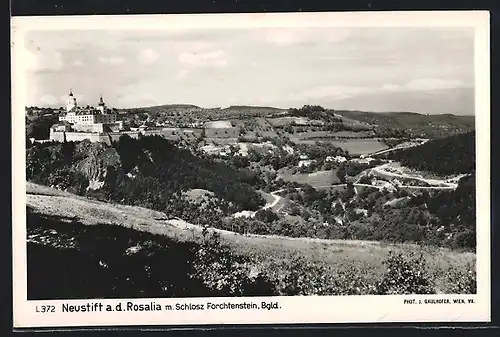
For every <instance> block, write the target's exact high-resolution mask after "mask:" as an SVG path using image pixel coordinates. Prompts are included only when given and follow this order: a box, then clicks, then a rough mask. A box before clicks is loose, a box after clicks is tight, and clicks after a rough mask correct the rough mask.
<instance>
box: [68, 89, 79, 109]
mask: <svg viewBox="0 0 500 337" xmlns="http://www.w3.org/2000/svg"><path fill="white" fill-rule="evenodd" d="M76 107H77V104H76V98H75V96H73V92H72V91H71V89H69V96H68V101H67V103H66V111H67V112H69V111H71V110H73V109H74V108H76Z"/></svg>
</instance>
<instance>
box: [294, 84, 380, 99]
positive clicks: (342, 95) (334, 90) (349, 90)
mask: <svg viewBox="0 0 500 337" xmlns="http://www.w3.org/2000/svg"><path fill="white" fill-rule="evenodd" d="M372 91H373V89H370V88H367V87H357V86H345V85H330V86H320V87H316V88H311V89H308V90H304V91H302V92H299V93H298V94H296V95H294V96H293V97H292V99H293V100H314V99H323V98H328V99H334V100H341V99H346V98H350V97H353V96H356V95H360V94H366V93H370V92H372Z"/></svg>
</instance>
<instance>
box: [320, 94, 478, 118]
mask: <svg viewBox="0 0 500 337" xmlns="http://www.w3.org/2000/svg"><path fill="white" fill-rule="evenodd" d="M474 100H475V98H474V88H453V89H433V90H424V91H422V90H419V91H415V90H414V91H411V90H406V91H403V90H401V91H397V92H391V91H389V92H376V93H368V94H362V95H357V96H354V97H350V98H346V99H344V100H335V101H331V102H322V103H323V104H324V105H325V106H329V107H330V106H331V107H332V108H334V109H338V110H364V111H375V112H384V111H415V112H421V113H430V114H440V113H452V114H454V115H472V114H474V108H475V107H474Z"/></svg>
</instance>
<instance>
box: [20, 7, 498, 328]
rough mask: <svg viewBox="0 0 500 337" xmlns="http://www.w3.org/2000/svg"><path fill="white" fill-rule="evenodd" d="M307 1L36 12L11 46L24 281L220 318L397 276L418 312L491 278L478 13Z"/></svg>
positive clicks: (39, 288)
mask: <svg viewBox="0 0 500 337" xmlns="http://www.w3.org/2000/svg"><path fill="white" fill-rule="evenodd" d="M313 14H314V13H309V14H304V16H305V17H307V18H308V19H307V20H306V19H303V20H296V21H295V22H297V24H296V25H293V24H292V23H293V22H294V20H291V19H290V20H286V19H284V22H285V23H284V24H283V25H280V24H279V23H280V21H279V20H278V19H277V18H274V17H273V14H269V15H264V16H263V15H260V16H259V15H254V16H252V15H244V14H241V15H240V17H238V16H239V15H238V14H231V15H226V16H227V17H228V20H227V22H228V23H226V24H222V23H221V24H219V25H213V26H210V25H209V23H207V24H206V25H205V24H204V21H203V17H204V15H201V16H198V17H195V18H191V19H188V18H186V19H184V18H183V17H182V16H181V17H179V16H173V17H175V20H174V18H172V20H173V22H175V23H176V24H173V23H171V21H169V18H170V17H172V16H169V15H165V16H163V20H164V21H162V22H165V25H166V26H167V27H169V28H157V29H155V28H154V26H153V25H152V24H150V25H144V26H139V25H132V24H125V23H124V22H129V23H132V22H133V16H131V17H130V16H129V17H128V18H125V19H122V20H123V21H121V23H118V21H119V20H118V19H117V20H115V21H113V20H112V19H108V18H106V19H104V18H100V21H97V20H98V19H99V18H84V17H83V18H79V19H78V20H77V19H76V18H75V19H74V21H75V22H78V25H76V24H75V25H72V24H67V23H71V22H72V21H71V20H72V19H71V18H62V19H61V22H60V23H58V21H57V19H58V18H52V20H53V21H54V23H52V24H49V25H47V26H44V25H43V24H42V22H43V21H42V20H43V18H37V19H38V21H37V24H31V25H28V26H29V29H28V28H26V29H25V30H23V33H22V34H19V41H20V42H19V43H20V44H21V45H22V49H19V50H18V54H17V55H18V56H19V55H22V57H21V56H19V57H18V58H17V59H13V62H14V66H16V65H17V66H18V67H19V68H16V69H21V70H19V71H18V72H17V73H16V74H15V76H16V77H22V78H21V79H20V80H19V81H18V82H17V83H21V84H19V85H18V86H17V87H16V86H14V93H18V94H17V95H18V96H16V97H22V101H21V100H18V101H17V102H22V109H24V110H23V111H20V110H16V111H14V114H22V113H23V112H24V115H23V116H22V117H17V118H18V119H19V120H20V119H21V118H22V119H23V121H22V123H24V125H22V124H21V126H20V128H19V129H17V130H16V131H15V132H17V134H18V137H20V138H19V139H24V146H25V149H24V152H23V149H22V145H20V146H21V148H20V149H19V153H18V156H24V158H21V162H23V161H24V165H25V167H15V168H14V169H13V172H14V174H17V175H18V177H22V175H23V174H25V176H24V177H25V179H21V180H24V181H22V182H21V183H20V185H19V186H20V188H21V189H22V188H23V187H25V195H24V196H21V197H20V198H21V199H22V198H24V199H23V200H20V201H19V205H18V206H19V207H20V208H22V209H23V211H24V212H25V213H24V214H23V215H25V221H23V220H22V219H18V221H17V222H16V223H15V225H14V226H15V227H16V228H20V229H16V230H14V240H15V242H16V243H17V242H18V241H16V240H19V241H22V244H19V246H15V247H14V250H16V249H17V250H22V254H23V255H19V257H18V259H19V260H17V261H21V262H20V263H21V264H22V263H23V262H22V261H23V260H24V261H25V262H24V264H25V265H23V267H22V270H23V273H25V275H24V276H23V277H24V279H23V280H24V282H20V283H18V284H16V286H17V287H20V288H21V287H23V289H20V290H19V289H18V290H16V291H20V292H21V293H22V294H24V295H25V297H26V298H25V299H23V301H27V302H30V301H37V303H42V304H50V303H51V301H52V300H57V301H59V302H57V303H63V304H62V306H61V305H59V304H57V305H56V306H55V309H53V310H55V312H56V313H63V312H65V311H70V312H71V313H74V312H82V311H83V312H84V311H98V307H99V305H98V304H92V303H93V302H92V301H95V300H103V301H104V300H116V299H120V301H122V302H123V306H124V307H123V308H122V309H123V311H128V315H131V314H132V312H137V311H142V314H144V312H148V313H146V314H148V315H151V314H152V312H155V311H165V310H170V311H176V312H178V314H179V315H180V314H181V312H182V313H184V314H185V315H187V314H188V313H186V312H187V311H191V314H193V315H194V314H196V315H198V318H199V317H200V316H201V317H202V316H203V315H205V314H204V313H203V312H204V311H211V312H217V313H218V315H222V316H220V321H223V320H224V315H226V313H225V311H224V309H228V310H229V309H237V310H236V311H237V312H233V313H231V314H230V315H236V314H237V315H239V317H240V318H241V316H252V315H254V314H253V313H252V311H256V312H257V311H258V312H259V313H262V315H265V314H269V315H271V313H273V312H275V311H276V312H279V311H280V310H284V309H283V308H282V306H284V304H282V303H280V299H281V298H290V297H292V298H305V299H307V298H309V299H311V300H312V299H315V298H317V299H320V298H321V299H324V298H343V299H349V300H350V299H352V303H354V302H355V301H357V302H356V303H358V304H357V305H361V307H362V306H363V305H362V304H359V303H363V302H360V299H362V298H363V297H370V298H372V297H373V298H378V299H380V301H382V300H383V298H386V297H387V298H392V297H394V295H402V296H403V297H398V298H399V300H398V302H397V303H398V305H399V307H398V308H397V310H395V312H394V314H397V312H396V311H401V310H404V309H403V308H407V309H406V310H408V312H406V313H405V314H404V315H405V316H404V317H406V318H409V319H411V318H412V316H411V310H414V309H415V310H419V312H421V313H422V312H424V313H425V312H432V311H434V312H438V311H439V312H444V313H446V314H449V311H450V309H449V308H450V307H449V306H450V305H454V304H455V303H459V302H458V300H457V301H455V300H454V297H453V296H454V295H460V296H462V297H458V298H460V299H461V300H460V301H462V302H460V303H463V304H462V306H461V307H460V308H462V307H464V306H466V305H467V303H468V304H470V305H472V303H474V301H476V300H474V299H475V298H476V297H474V296H476V295H478V294H479V293H480V292H481V286H480V282H479V281H478V280H479V279H480V278H482V281H483V284H484V282H486V286H487V287H485V288H484V291H485V292H487V291H489V290H488V289H489V284H488V282H489V278H488V277H489V274H488V268H489V261H488V260H484V259H488V258H489V251H488V250H487V249H488V248H489V246H488V243H489V218H487V217H488V216H489V212H488V213H486V212H484V214H483V215H482V218H481V219H479V216H478V214H479V213H478V209H477V208H478V207H479V206H477V205H479V200H478V197H479V194H478V189H479V187H478V179H481V177H482V179H483V180H482V183H481V184H482V188H483V189H484V188H489V186H488V185H485V183H484V181H485V180H484V179H486V181H487V182H486V184H489V171H488V170H489V167H486V166H489V164H488V163H489V162H488V160H489V151H488V152H487V153H486V154H484V153H483V156H486V157H483V159H482V160H483V161H484V160H486V161H485V163H486V164H487V165H485V166H484V167H480V165H479V159H478V156H479V153H478V150H477V149H478V148H479V147H478V142H479V140H478V139H480V138H479V134H482V135H483V137H488V133H489V125H488V124H484V122H481V120H483V119H484V120H486V122H487V121H488V118H489V117H488V116H487V115H489V106H488V100H486V101H485V100H484V99H482V98H480V97H478V92H479V90H478V86H480V87H481V88H483V89H484V90H487V89H488V87H487V86H485V85H484V84H478V81H479V79H481V78H483V77H484V76H487V75H488V74H483V75H482V76H483V77H480V76H479V75H478V70H477V69H476V66H477V64H478V57H479V56H478V54H477V50H478V43H479V42H478V40H477V39H478V34H477V27H475V26H474V25H472V24H471V25H469V26H465V25H458V24H456V22H457V20H455V21H453V20H452V22H451V24H449V25H446V24H443V21H439V20H436V21H435V22H438V23H439V24H430V23H432V22H434V21H431V20H428V22H429V24H420V25H418V24H416V25H409V24H404V21H405V20H399V21H396V22H395V23H394V24H392V25H389V24H387V21H386V20H385V19H382V18H381V20H378V23H380V22H385V23H386V24H376V22H375V21H374V23H373V24H372V25H370V24H369V22H368V23H366V22H364V21H363V19H361V18H360V20H359V21H356V22H359V23H360V24H358V25H355V24H352V21H349V22H350V23H349V24H348V23H347V21H346V24H345V25H342V24H338V23H337V24H330V25H321V24H318V25H315V22H314V20H312V15H313ZM337 14H338V15H341V14H339V13H337ZM295 15H296V16H295V17H297V15H298V14H295ZM321 15H323V16H321ZM330 15H334V14H330ZM364 15H365V16H364V17H366V15H368V14H366V13H365V14H364ZM394 15H396V13H395V14H394ZM421 15H422V17H424V16H425V14H421ZM222 16H223V15H219V16H217V18H218V19H216V18H213V19H212V20H207V22H216V21H217V20H219V19H220V20H221V21H219V22H224V20H223V19H224V18H221V17H222ZM298 16H299V18H300V15H298ZM186 17H189V16H186ZM207 17H211V16H210V15H207ZM212 17H214V16H212ZM279 17H286V14H281V16H280V15H278V18H279ZM374 17H376V16H375V15H374ZM412 17H416V16H415V15H413V16H412ZM486 17H487V16H486ZM252 18H253V19H252ZM318 18H319V21H318V22H320V23H321V22H323V23H324V22H327V23H328V22H331V21H332V20H334V19H331V18H329V17H328V14H319V13H318ZM334 18H335V16H334ZM339 18H341V16H339ZM86 19H88V21H85V20H86ZM245 19H246V20H247V21H249V22H250V23H249V24H246V25H245V24H242V25H238V24H236V23H238V22H240V21H241V22H246V21H245ZM45 20H47V23H48V22H49V21H48V20H50V18H46V19H45ZM63 20H64V21H63ZM252 20H253V21H252ZM26 21H27V20H26ZM106 21H108V22H107V23H106ZM183 22H185V24H182V23H183ZM194 22H197V24H196V25H191V24H190V23H194ZM259 22H260V24H259ZM339 22H340V23H342V21H339ZM398 22H399V24H398ZM435 22H434V23H435ZM454 22H455V23H454ZM21 23H24V22H21V21H20V24H19V26H20V27H21V26H22V25H21ZM94 23H95V24H94ZM115 23H116V25H115ZM487 24H488V22H487V21H486V26H487ZM483 26H484V23H483ZM159 27H160V26H159ZM486 46H487V45H486ZM19 48H21V47H19ZM481 57H482V56H481ZM484 60H485V62H487V61H488V56H487V55H486V56H485V59H484ZM16 62H17V64H16ZM486 85H487V83H486ZM485 94H486V95H487V93H486V92H485ZM487 97H488V96H486V98H487ZM479 100H482V101H481V102H479ZM484 102H486V104H485V103H484ZM478 107H479V108H480V109H483V110H482V111H478ZM484 110H485V111H484ZM481 123H483V124H481ZM479 125H482V126H481V129H479ZM22 126H24V130H22V129H21V128H22ZM23 131H24V134H22V133H23ZM486 140H487V141H488V139H486ZM21 144H22V143H21ZM16 172H17V173H16ZM23 172H24V173H23ZM484 196H486V197H487V195H484ZM487 202H488V205H489V199H487ZM21 203H22V205H21ZM482 204H483V206H482V207H487V208H486V211H488V207H489V206H488V205H484V202H483V203H482ZM480 220H481V221H480ZM21 227H22V228H21ZM479 233H482V234H481V236H480V234H479ZM16 235H17V236H16ZM21 236H22V237H21ZM16 238H17V239H16ZM480 240H482V241H480ZM478 242H482V243H485V245H483V244H482V243H481V246H480V245H479V244H478ZM481 247H484V249H486V252H485V253H481V254H482V255H481V257H479V250H480V249H481ZM16 254H17V253H16ZM19 254H21V253H19ZM14 259H16V257H14ZM480 259H483V260H480ZM481 263H482V267H483V268H486V269H483V270H485V271H484V272H482V274H481V275H482V276H481V275H479V267H478V266H479V265H480V264H481ZM486 265H488V266H486ZM19 268H21V267H19ZM15 269H16V268H15ZM486 278H488V280H487V279H486ZM24 295H23V296H24ZM420 295H425V296H424V297H419V296H420ZM449 295H453V296H452V297H450V296H449ZM463 296H469V297H463ZM470 296H472V297H470ZM211 298H217V299H218V301H219V302H217V301H212V302H211V303H210V301H209V300H208V299H211ZM238 298H240V300H238ZM381 298H382V299H381ZM157 299H158V300H157ZM159 299H169V300H175V299H183V300H184V302H175V301H174V302H168V303H172V304H171V305H170V304H166V305H164V304H160V302H159ZM73 300H78V302H72V301H73ZM134 300H137V301H139V302H134ZM228 301H233V302H228ZM424 302H425V305H424V304H423V303H424ZM477 302H480V300H479V299H478V300H477ZM68 303H69V304H71V305H69V306H68ZM72 303H77V304H72ZM96 303H97V302H96ZM102 303H105V302H102ZM165 303H166V302H165ZM179 303H181V304H179ZM312 303H313V302H311V303H310V304H309V306H314V304H312ZM324 303H326V302H324ZM343 303H349V301H347V300H346V302H343ZM371 303H376V302H371ZM380 303H383V302H380ZM446 303H447V304H448V306H446ZM481 303H482V302H481ZM403 304H404V305H405V306H403ZM419 304H421V305H420V306H419ZM440 305H441V306H440ZM381 306H383V304H381ZM42 307H43V305H42ZM49 307H50V305H49ZM68 308H69V309H68ZM410 309H411V310H410ZM34 310H35V309H33V311H34ZM36 310H37V313H38V312H39V310H40V305H37V309H36ZM43 310H45V309H43ZM99 310H102V312H101V313H99V312H97V313H96V314H97V315H103V316H104V315H105V314H106V313H104V309H99ZM289 310H292V309H289ZM311 310H313V311H314V309H311ZM323 310H324V309H323ZM358 310H359V307H358ZM460 310H467V309H460ZM469 310H470V311H473V310H472V309H469ZM113 311H120V310H118V309H113ZM353 311H356V309H353ZM483 312H484V310H483ZM71 313H70V314H71ZM25 314H26V313H25ZM31 314H33V315H34V314H35V313H34V312H33V313H30V315H31ZM114 314H115V315H116V313H114ZM212 314H213V315H215V313H210V315H212ZM303 314H305V313H304V312H303ZM382 314H383V313H382ZM61 315H62V314H61ZM158 315H159V314H158ZM255 315H257V314H255ZM259 315H260V314H259ZM282 315H283V313H282ZM297 315H299V314H298V313H295V314H294V315H292V316H293V317H300V316H297ZM471 315H473V314H472V312H471ZM292 316H290V317H292ZM375 316H377V315H376V314H375ZM424 316H425V315H424ZM79 317H80V319H83V318H82V316H79ZM127 317H133V316H127ZM163 317H164V320H168V318H167V317H166V315H165V313H163ZM213 317H215V316H213ZM326 317H331V319H332V320H333V319H335V316H334V314H332V315H330V316H326ZM377 317H378V316H377ZM425 317H427V316H425ZM474 317H475V316H474ZM247 318H248V317H247ZM41 319H42V317H41V318H40V319H37V321H39V320H41ZM132 319H133V318H132ZM290 319H293V318H290ZM296 319H299V320H300V318H296ZM321 319H322V320H325V318H324V317H323V318H321ZM429 319H431V318H429ZM259 320H262V319H259ZM264 320H265V319H264ZM285 320H286V319H285ZM307 320H308V321H311V320H314V319H312V318H308V319H307ZM80 323H83V321H81V322H80ZM164 323H168V321H164ZM123 324H133V322H131V321H130V318H129V321H125V322H123Z"/></svg>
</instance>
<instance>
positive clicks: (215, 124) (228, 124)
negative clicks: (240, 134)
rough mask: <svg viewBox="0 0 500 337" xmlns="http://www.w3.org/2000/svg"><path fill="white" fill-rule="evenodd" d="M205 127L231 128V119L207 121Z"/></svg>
mask: <svg viewBox="0 0 500 337" xmlns="http://www.w3.org/2000/svg"><path fill="white" fill-rule="evenodd" d="M205 127H206V128H207V129H224V128H231V127H232V125H231V122H230V121H213V122H207V123H205Z"/></svg>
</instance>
